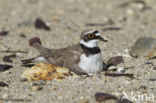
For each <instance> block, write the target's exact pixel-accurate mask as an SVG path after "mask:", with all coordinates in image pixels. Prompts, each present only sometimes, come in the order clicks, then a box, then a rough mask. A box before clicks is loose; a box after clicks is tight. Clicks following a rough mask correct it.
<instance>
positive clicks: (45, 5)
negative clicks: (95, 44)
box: [0, 0, 156, 103]
mask: <svg viewBox="0 0 156 103" xmlns="http://www.w3.org/2000/svg"><path fill="white" fill-rule="evenodd" d="M126 1H128V0H0V14H1V15H0V30H1V31H2V30H8V31H9V34H8V35H7V36H0V50H1V51H3V50H8V49H9V50H22V51H27V52H28V53H26V54H25V53H16V55H17V57H16V58H15V59H13V63H5V62H3V60H2V57H3V56H5V55H9V53H0V57H1V59H0V63H1V64H11V65H13V68H11V69H10V70H8V71H6V72H2V73H0V81H3V82H5V83H7V84H8V85H9V87H0V103H95V102H96V101H95V99H94V94H95V93H96V92H106V93H110V94H114V95H116V96H118V97H120V96H121V95H122V93H123V92H125V93H127V94H128V96H129V98H130V99H131V100H132V99H133V98H132V93H134V94H136V95H137V96H139V95H141V94H146V95H147V98H143V100H142V101H141V100H140V103H155V102H156V99H155V98H156V81H150V80H149V79H150V78H156V69H155V68H156V60H155V59H150V60H148V59H146V58H137V59H136V58H132V57H130V56H129V55H128V53H127V50H128V49H129V48H130V47H131V46H132V45H133V44H134V43H135V41H136V40H137V39H138V38H139V37H142V36H147V37H155V36H156V29H155V27H156V1H155V0H145V2H146V4H147V8H145V9H142V7H143V5H142V4H137V3H132V4H130V5H127V6H124V7H121V6H119V5H121V4H123V3H124V2H126ZM129 1H130V0H129ZM38 17H40V18H42V19H43V20H44V21H45V22H46V23H47V24H48V25H49V26H50V27H51V31H46V30H40V29H36V28H35V27H34V21H35V19H36V18H38ZM109 21H112V22H113V23H111V24H109V23H108V22H109ZM88 23H102V24H106V23H108V24H107V25H103V26H86V24H88ZM106 27H118V28H121V29H120V30H107V31H104V32H102V30H103V29H104V28H106ZM87 28H94V29H98V30H100V31H101V35H102V36H103V37H104V38H106V39H108V41H109V42H108V43H102V42H101V43H99V46H100V48H101V51H102V56H103V60H104V61H105V62H107V60H108V59H109V58H110V57H113V56H117V55H121V56H123V57H124V61H125V62H124V63H121V64H119V65H118V66H116V68H119V67H123V68H128V67H131V68H129V69H126V71H125V73H133V74H134V77H135V79H131V78H128V77H108V76H105V75H104V73H101V74H97V75H93V76H91V77H83V76H79V77H69V78H66V79H64V80H62V81H57V80H52V81H48V82H46V83H41V84H42V86H43V88H42V90H36V89H31V88H32V86H33V85H34V82H21V81H20V78H21V77H20V76H21V73H22V72H23V71H24V70H26V69H27V68H26V67H22V66H21V62H20V60H22V59H27V58H31V57H34V56H37V55H38V54H39V53H38V52H37V50H35V49H34V48H32V47H30V46H29V44H28V40H29V39H30V38H32V37H39V38H40V39H41V41H42V43H43V45H44V46H45V47H48V48H60V47H66V46H69V45H72V44H75V43H77V42H79V38H80V33H81V31H82V30H85V29H87ZM21 34H25V36H26V37H25V38H23V37H21V36H20V35H21ZM146 62H152V63H153V65H151V64H145V63H146ZM40 82H43V81H38V82H37V83H40ZM35 83H36V82H35ZM140 86H146V87H147V89H142V88H140ZM151 96H154V97H155V98H154V99H155V100H154V101H148V99H149V98H148V97H151ZM15 99H24V101H22V100H21V101H20V100H19V101H17V100H16V101H15ZM136 99H137V100H138V101H139V98H136ZM7 100H8V101H7ZM147 101H148V102H147ZM134 102H136V101H135V100H134ZM108 103H114V101H108Z"/></svg>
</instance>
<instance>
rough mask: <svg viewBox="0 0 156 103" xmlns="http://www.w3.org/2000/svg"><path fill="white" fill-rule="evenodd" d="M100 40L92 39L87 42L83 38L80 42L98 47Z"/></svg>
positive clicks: (87, 45) (91, 46)
mask: <svg viewBox="0 0 156 103" xmlns="http://www.w3.org/2000/svg"><path fill="white" fill-rule="evenodd" d="M98 41H99V40H90V41H88V42H85V41H84V40H82V39H81V40H80V44H83V45H84V46H86V47H90V48H93V47H97V46H98Z"/></svg>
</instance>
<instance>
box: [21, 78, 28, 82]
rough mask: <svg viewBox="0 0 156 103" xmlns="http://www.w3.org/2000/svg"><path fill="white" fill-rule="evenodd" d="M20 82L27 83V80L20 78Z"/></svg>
mask: <svg viewBox="0 0 156 103" xmlns="http://www.w3.org/2000/svg"><path fill="white" fill-rule="evenodd" d="M20 81H21V82H26V81H28V80H27V78H21V79H20Z"/></svg>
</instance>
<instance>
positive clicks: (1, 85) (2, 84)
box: [0, 82, 8, 87]
mask: <svg viewBox="0 0 156 103" xmlns="http://www.w3.org/2000/svg"><path fill="white" fill-rule="evenodd" d="M6 86H7V87H8V84H6V83H4V82H0V87H6Z"/></svg>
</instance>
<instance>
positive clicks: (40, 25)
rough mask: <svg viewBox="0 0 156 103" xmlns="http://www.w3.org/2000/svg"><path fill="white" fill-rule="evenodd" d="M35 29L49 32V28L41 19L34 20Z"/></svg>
mask: <svg viewBox="0 0 156 103" xmlns="http://www.w3.org/2000/svg"><path fill="white" fill-rule="evenodd" d="M35 27H36V28H37V29H44V30H48V31H49V30H51V28H50V27H49V26H48V25H47V24H46V23H45V22H44V21H43V20H42V19H41V18H37V19H36V21H35Z"/></svg>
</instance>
